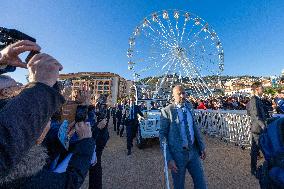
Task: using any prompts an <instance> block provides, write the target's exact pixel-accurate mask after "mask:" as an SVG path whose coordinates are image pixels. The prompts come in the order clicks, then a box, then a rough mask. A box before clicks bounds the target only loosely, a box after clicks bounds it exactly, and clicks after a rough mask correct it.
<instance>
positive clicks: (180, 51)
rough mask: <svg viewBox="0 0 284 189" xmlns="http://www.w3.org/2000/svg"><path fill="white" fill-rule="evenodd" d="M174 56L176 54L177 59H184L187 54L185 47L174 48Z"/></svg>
mask: <svg viewBox="0 0 284 189" xmlns="http://www.w3.org/2000/svg"><path fill="white" fill-rule="evenodd" d="M173 54H174V56H175V58H177V59H182V58H183V57H184V54H185V49H184V48H183V47H180V46H177V47H174V49H173Z"/></svg>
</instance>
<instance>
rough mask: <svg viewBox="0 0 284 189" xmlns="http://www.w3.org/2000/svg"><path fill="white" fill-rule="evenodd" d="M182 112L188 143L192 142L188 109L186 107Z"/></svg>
mask: <svg viewBox="0 0 284 189" xmlns="http://www.w3.org/2000/svg"><path fill="white" fill-rule="evenodd" d="M182 114H183V123H184V126H185V132H186V136H187V140H188V143H189V144H191V137H190V134H191V133H190V132H189V125H188V121H187V110H186V108H185V107H184V108H182Z"/></svg>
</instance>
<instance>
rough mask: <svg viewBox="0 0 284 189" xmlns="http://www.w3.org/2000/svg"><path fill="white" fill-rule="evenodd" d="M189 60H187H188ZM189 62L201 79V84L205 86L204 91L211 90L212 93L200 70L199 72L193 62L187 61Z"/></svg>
mask: <svg viewBox="0 0 284 189" xmlns="http://www.w3.org/2000/svg"><path fill="white" fill-rule="evenodd" d="M186 61H187V60H186ZM187 62H188V64H190V65H191V66H190V68H191V69H192V70H193V72H194V73H195V75H196V76H197V78H198V79H199V80H200V82H199V83H200V84H201V86H202V87H203V89H205V90H204V91H209V92H210V93H211V90H210V89H209V88H208V86H207V84H206V82H205V81H204V80H203V76H202V75H201V74H200V72H198V70H196V67H195V66H194V64H193V62H190V61H187Z"/></svg>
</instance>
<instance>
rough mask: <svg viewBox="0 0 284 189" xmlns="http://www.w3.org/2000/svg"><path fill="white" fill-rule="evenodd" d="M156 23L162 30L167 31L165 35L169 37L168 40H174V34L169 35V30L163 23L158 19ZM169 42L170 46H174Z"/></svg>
mask: <svg viewBox="0 0 284 189" xmlns="http://www.w3.org/2000/svg"><path fill="white" fill-rule="evenodd" d="M158 24H159V26H160V28H162V29H163V31H164V32H166V33H167V34H166V35H167V36H168V37H169V39H170V42H172V41H174V36H172V35H171V32H169V31H168V29H167V28H166V27H165V26H164V24H163V23H162V22H161V20H160V19H159V20H158ZM174 42H175V41H174ZM170 44H171V45H172V46H174V45H173V44H172V43H170Z"/></svg>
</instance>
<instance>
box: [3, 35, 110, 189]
mask: <svg viewBox="0 0 284 189" xmlns="http://www.w3.org/2000/svg"><path fill="white" fill-rule="evenodd" d="M40 50H41V48H40V46H39V45H38V44H36V43H34V42H31V41H28V40H21V41H17V42H15V43H13V44H10V45H8V46H6V47H5V48H4V49H2V50H1V51H0V68H1V75H0V108H1V111H0V126H1V127H0V188H15V189H16V188H29V189H31V188H45V189H46V188H52V189H55V188H80V186H81V185H82V183H83V182H84V180H85V177H86V175H87V173H88V172H89V188H102V168H101V155H102V151H103V149H104V146H105V145H106V142H107V140H108V137H109V135H108V130H107V115H106V114H104V113H103V112H104V109H105V107H104V105H102V104H101V103H100V102H99V97H97V98H95V99H93V100H91V99H90V98H89V96H88V95H86V94H84V93H78V94H77V95H76V97H75V100H74V101H69V100H66V99H65V98H64V96H63V95H62V94H63V93H64V91H62V88H61V87H60V85H59V83H58V82H57V80H58V77H59V71H61V70H62V69H63V67H62V65H61V64H60V63H59V62H58V61H57V60H56V59H55V58H53V57H52V56H50V55H48V54H45V53H37V54H35V55H34V56H33V57H32V58H31V59H30V60H29V61H28V62H22V60H21V59H20V55H21V54H22V53H24V52H29V51H35V52H40ZM16 68H27V69H28V71H29V82H28V84H26V85H25V86H23V85H21V84H19V83H17V82H15V80H14V79H12V78H11V77H9V76H6V75H2V74H4V73H7V72H11V71H15V70H16ZM70 105H71V106H70ZM64 106H69V109H68V108H67V110H70V107H75V109H74V111H73V112H72V111H69V112H68V111H66V108H65V109H64ZM71 110H72V108H71ZM64 111H65V112H64ZM105 112H106V111H105ZM64 116H65V118H66V119H67V120H68V118H70V120H68V121H67V120H63V117H64ZM66 123H67V124H66Z"/></svg>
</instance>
